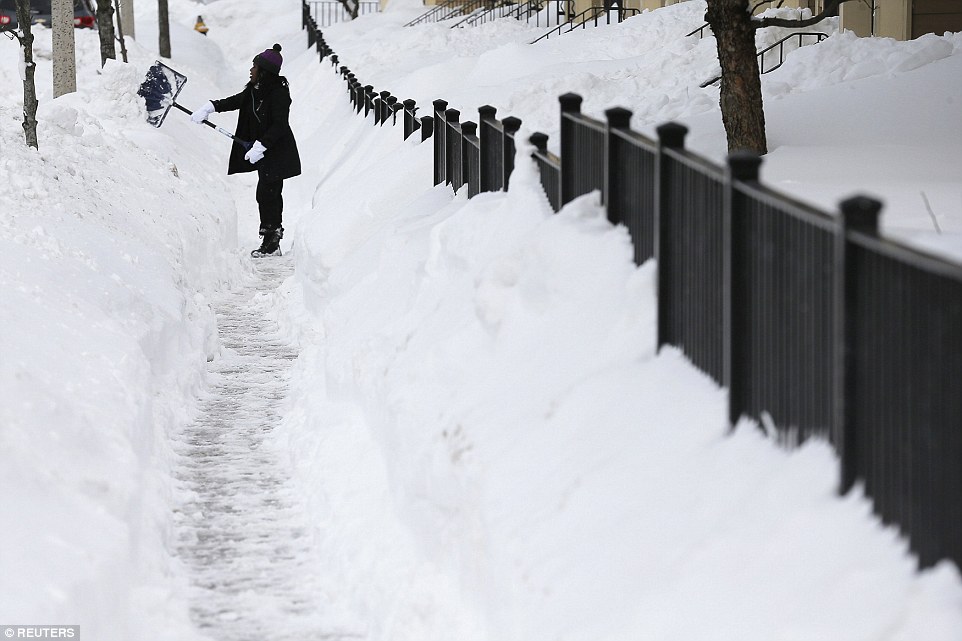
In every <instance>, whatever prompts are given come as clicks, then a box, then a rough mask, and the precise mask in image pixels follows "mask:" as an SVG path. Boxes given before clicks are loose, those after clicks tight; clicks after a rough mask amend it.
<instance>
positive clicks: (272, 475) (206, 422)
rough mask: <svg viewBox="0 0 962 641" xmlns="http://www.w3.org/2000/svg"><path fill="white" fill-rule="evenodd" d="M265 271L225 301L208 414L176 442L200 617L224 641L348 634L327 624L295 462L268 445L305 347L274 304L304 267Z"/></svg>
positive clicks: (183, 538) (184, 536)
mask: <svg viewBox="0 0 962 641" xmlns="http://www.w3.org/2000/svg"><path fill="white" fill-rule="evenodd" d="M255 269H256V271H257V277H256V278H254V279H251V281H250V282H249V283H248V285H247V286H246V287H244V288H241V289H239V290H236V291H233V292H229V293H226V294H225V295H224V296H223V297H222V298H221V299H220V300H218V301H215V304H214V309H215V312H216V314H217V325H218V331H219V335H220V341H221V344H222V346H223V351H222V354H221V356H220V357H219V358H217V359H216V360H215V361H214V362H212V363H211V364H210V365H209V375H208V380H209V393H208V394H207V396H206V397H205V398H202V399H201V404H200V411H201V413H200V415H199V417H198V419H197V421H196V422H195V423H194V424H193V425H192V426H191V427H190V428H188V429H187V430H186V431H185V432H184V433H183V434H182V435H181V437H180V440H179V442H177V443H176V444H175V447H176V448H177V450H178V453H179V454H180V455H181V456H180V463H179V465H178V468H177V469H176V470H175V474H176V475H177V477H178V478H179V480H180V481H181V483H183V486H184V488H185V489H187V490H189V494H190V500H189V501H187V502H186V504H184V505H182V506H180V509H179V510H178V511H177V513H176V518H175V521H176V527H177V553H178V555H179V556H180V558H181V560H182V561H183V563H184V565H185V566H186V567H187V569H188V572H189V573H190V577H191V595H190V602H191V615H192V617H193V619H194V622H195V623H196V625H197V626H198V627H199V628H200V629H201V630H202V631H204V632H205V633H208V634H210V636H211V637H212V638H213V639H216V640H217V641H230V640H235V639H265V640H271V641H282V640H288V639H290V640H295V639H296V640H297V641H312V640H315V639H332V638H344V637H345V636H349V635H344V634H341V633H338V632H336V631H331V630H324V629H323V626H322V624H321V623H320V619H321V617H320V612H322V611H323V609H324V604H323V603H320V602H319V601H320V599H319V598H318V594H319V593H318V590H317V589H316V586H315V582H314V580H313V578H314V576H316V572H317V571H318V568H317V567H315V565H314V564H313V559H314V558H315V557H314V556H313V551H312V549H311V537H310V536H309V533H308V532H309V531H308V529H307V528H306V522H305V520H304V517H303V514H302V512H301V510H300V509H299V506H298V504H297V501H296V500H295V499H294V498H293V497H294V494H293V492H292V489H291V481H290V474H289V471H288V469H287V466H286V464H285V460H284V458H283V457H282V456H280V453H279V452H277V451H275V450H274V449H273V448H272V447H271V446H270V445H269V444H268V442H267V437H268V436H269V434H270V433H271V431H272V430H273V429H274V428H275V427H276V426H277V425H278V423H279V422H280V420H281V412H282V411H283V409H284V403H285V398H286V397H287V394H288V384H289V379H290V368H291V364H292V362H293V361H294V359H295V358H296V357H297V353H296V351H295V348H294V347H293V346H292V345H290V344H288V343H287V342H286V341H285V340H284V339H283V338H282V337H280V336H278V334H277V327H276V324H275V323H274V322H273V321H271V320H270V319H269V318H268V317H267V316H266V314H265V312H266V310H265V308H264V304H263V302H262V301H259V300H258V299H259V298H262V297H263V296H264V295H265V294H267V293H269V292H270V291H272V290H273V289H274V288H276V287H277V286H278V285H279V284H280V283H281V282H282V281H283V279H284V278H285V277H286V276H287V275H289V273H290V272H291V271H292V269H293V263H292V261H291V260H290V259H288V258H277V259H264V260H258V261H255Z"/></svg>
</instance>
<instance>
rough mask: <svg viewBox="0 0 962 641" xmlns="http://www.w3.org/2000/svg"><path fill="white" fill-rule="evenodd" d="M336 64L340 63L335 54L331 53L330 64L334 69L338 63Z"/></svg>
mask: <svg viewBox="0 0 962 641" xmlns="http://www.w3.org/2000/svg"><path fill="white" fill-rule="evenodd" d="M338 62H340V61H339V60H338V59H337V54H336V53H332V54H331V64H332V65H334V66H335V67H337V63H338Z"/></svg>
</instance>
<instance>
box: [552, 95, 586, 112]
mask: <svg viewBox="0 0 962 641" xmlns="http://www.w3.org/2000/svg"><path fill="white" fill-rule="evenodd" d="M558 102H560V103H561V113H568V112H574V113H581V96H579V95H578V94H576V93H566V94H564V95H563V96H559V97H558Z"/></svg>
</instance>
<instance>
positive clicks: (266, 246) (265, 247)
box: [251, 227, 284, 258]
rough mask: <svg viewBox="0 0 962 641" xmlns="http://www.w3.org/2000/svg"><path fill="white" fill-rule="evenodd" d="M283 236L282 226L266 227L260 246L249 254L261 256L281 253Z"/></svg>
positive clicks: (255, 256)
mask: <svg viewBox="0 0 962 641" xmlns="http://www.w3.org/2000/svg"><path fill="white" fill-rule="evenodd" d="M283 236H284V230H283V228H280V227H278V228H277V229H271V228H267V229H265V230H264V240H263V242H261V246H260V247H258V248H257V249H255V250H254V251H252V252H251V256H253V257H254V258H263V257H265V256H280V255H281V238H282V237H283Z"/></svg>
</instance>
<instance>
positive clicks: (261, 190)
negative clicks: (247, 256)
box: [190, 44, 301, 258]
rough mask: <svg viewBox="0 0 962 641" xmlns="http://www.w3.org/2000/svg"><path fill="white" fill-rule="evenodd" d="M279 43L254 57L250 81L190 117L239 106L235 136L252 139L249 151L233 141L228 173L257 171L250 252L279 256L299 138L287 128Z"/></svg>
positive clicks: (297, 171) (297, 170) (288, 95)
mask: <svg viewBox="0 0 962 641" xmlns="http://www.w3.org/2000/svg"><path fill="white" fill-rule="evenodd" d="M282 63H283V58H281V46H280V45H279V44H275V45H274V47H273V48H272V49H267V50H265V51H263V52H261V53H259V54H257V55H256V56H254V64H253V66H252V67H251V79H250V82H248V83H247V86H245V87H244V89H243V91H241V92H240V93H238V94H236V95H233V96H230V97H229V98H224V99H222V100H212V101H209V102H208V103H207V104H205V105H204V106H202V107H201V108H200V109H197V110H196V111H194V112H193V113H192V114H191V116H190V119H191V120H193V121H194V122H195V123H197V124H202V123H203V122H204V121H205V120H206V119H207V116H209V115H210V114H211V113H213V112H215V111H216V112H220V111H234V110H240V114H238V117H237V129H236V131H235V133H234V136H235V138H238V139H241V140H253V141H254V144H253V145H252V146H251V148H250V149H249V150H246V151H245V150H244V149H243V148H242V147H240V146H238V145H232V146H231V151H230V158H229V159H228V162H227V173H228V174H237V173H241V172H246V171H254V170H255V169H256V170H257V207H258V209H259V211H260V218H261V225H260V235H261V236H263V241H262V243H261V246H260V247H259V248H257V249H255V250H254V251H252V252H251V256H254V257H255V258H259V257H261V256H277V255H280V253H281V250H280V243H281V238H283V237H284V228H283V227H282V226H281V223H282V215H283V211H284V199H283V197H282V195H281V192H282V190H283V188H284V180H285V179H286V178H293V177H294V176H298V175H300V173H301V159H300V156H299V154H298V153H297V142H296V141H295V140H294V132H293V131H291V125H290V122H289V115H290V110H291V92H290V88H289V86H288V83H287V78H285V77H284V76H281V75H280V72H281V64H282Z"/></svg>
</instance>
